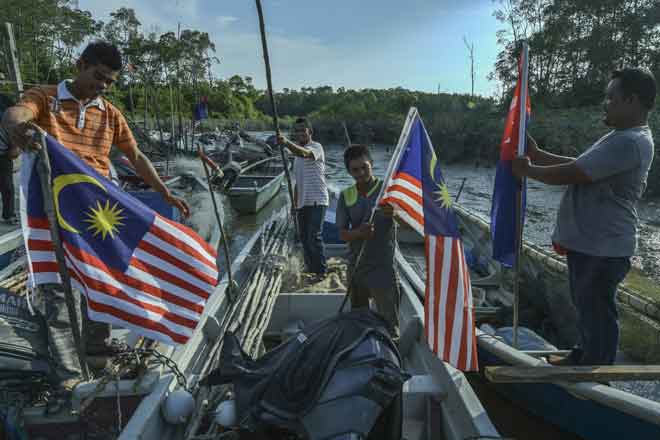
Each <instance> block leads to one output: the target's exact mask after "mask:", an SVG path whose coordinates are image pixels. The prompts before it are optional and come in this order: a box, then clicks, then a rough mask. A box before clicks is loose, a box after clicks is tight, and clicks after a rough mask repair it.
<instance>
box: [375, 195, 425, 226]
mask: <svg viewBox="0 0 660 440" xmlns="http://www.w3.org/2000/svg"><path fill="white" fill-rule="evenodd" d="M382 202H383V203H392V204H394V205H397V206H398V207H399V208H401V209H403V210H404V211H406V213H407V214H408V215H409V216H410V217H412V218H413V220H415V221H416V222H418V223H419V224H420V225H421V226H422V227H423V226H424V217H423V216H422V215H421V214H420V213H419V211H417V210H416V209H414V208H413V207H412V206H410V205H409V204H408V203H406V202H405V201H403V200H401V199H399V198H397V197H395V196H394V195H390V196H388V197H385V198H384V199H383V201H382Z"/></svg>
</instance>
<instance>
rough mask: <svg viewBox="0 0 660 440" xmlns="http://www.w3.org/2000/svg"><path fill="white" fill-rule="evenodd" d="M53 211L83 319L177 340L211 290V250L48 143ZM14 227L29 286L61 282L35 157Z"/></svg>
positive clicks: (28, 162) (186, 334) (27, 164)
mask: <svg viewBox="0 0 660 440" xmlns="http://www.w3.org/2000/svg"><path fill="white" fill-rule="evenodd" d="M46 145H47V149H48V155H49V157H50V165H51V169H52V175H51V179H52V180H51V184H52V190H53V196H54V202H55V215H56V218H57V223H58V229H59V233H60V237H61V240H62V246H63V250H64V254H65V259H66V264H67V268H68V272H69V275H70V277H71V283H72V285H73V287H75V288H76V289H78V290H79V291H80V292H82V293H83V294H84V295H85V297H86V299H87V310H88V314H89V317H90V319H92V320H95V321H102V322H107V323H111V324H114V325H117V326H120V327H124V328H127V329H131V330H134V331H136V332H137V333H139V334H142V335H144V336H146V337H149V338H152V339H156V340H158V341H162V342H165V343H167V344H184V343H186V341H188V338H190V336H191V335H192V334H193V331H194V330H195V327H196V326H197V323H198V322H199V320H200V318H201V316H202V312H203V310H204V305H205V304H206V300H207V298H208V297H209V295H211V293H212V292H213V290H214V289H215V286H216V285H217V279H218V270H217V267H216V252H215V250H214V249H212V248H211V247H210V246H209V245H208V244H207V243H206V242H204V240H202V239H201V238H200V237H199V236H198V235H197V234H195V233H194V232H193V231H192V230H191V229H189V228H187V227H185V226H183V225H180V224H178V223H176V222H174V221H171V220H169V219H167V218H165V217H163V216H161V215H159V214H157V213H155V212H154V211H152V210H151V209H149V208H148V207H146V206H145V205H143V204H142V203H141V202H140V201H138V200H137V199H135V198H133V197H131V196H130V195H128V194H126V193H125V192H123V191H121V190H120V189H119V188H118V187H117V186H115V185H114V184H112V182H110V181H109V180H107V179H106V178H105V177H103V176H101V175H100V174H99V173H97V172H96V171H95V170H94V169H92V168H91V167H90V166H88V165H87V164H85V163H84V162H83V161H82V160H81V159H79V158H78V157H77V156H76V155H74V154H73V153H72V152H70V151H69V150H67V149H66V148H64V147H63V146H62V145H60V144H59V143H58V142H57V141H56V140H54V139H53V138H51V137H47V139H46ZM23 159H24V160H23V163H22V169H21V217H22V218H21V222H22V226H23V235H24V238H25V244H26V248H27V258H28V266H29V270H30V277H29V283H30V286H31V287H34V286H36V285H37V284H44V283H61V280H60V276H59V272H58V265H57V260H56V258H55V252H54V247H53V242H52V240H51V234H50V229H49V222H48V219H47V216H46V213H45V211H44V199H43V194H42V190H41V185H40V180H39V176H38V174H37V172H36V169H35V163H36V157H35V156H34V155H33V154H27V155H24V158H23Z"/></svg>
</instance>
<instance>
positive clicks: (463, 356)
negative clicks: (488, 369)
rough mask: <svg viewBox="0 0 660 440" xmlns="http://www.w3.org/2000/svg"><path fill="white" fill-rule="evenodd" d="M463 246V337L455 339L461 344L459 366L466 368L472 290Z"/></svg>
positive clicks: (461, 260)
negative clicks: (469, 307)
mask: <svg viewBox="0 0 660 440" xmlns="http://www.w3.org/2000/svg"><path fill="white" fill-rule="evenodd" d="M461 248H462V246H461V244H460V243H459V246H458V252H459V254H458V256H459V258H458V264H459V268H460V271H461V272H462V273H463V280H462V283H463V298H461V302H462V303H463V307H462V308H461V320H462V321H461V324H462V325H461V335H462V337H461V339H460V340H458V341H455V342H456V343H457V344H459V348H458V363H457V365H458V368H460V369H461V370H465V369H466V368H467V367H469V365H467V338H468V337H469V336H467V335H468V333H467V332H468V328H467V325H468V322H469V319H468V316H467V313H468V310H469V309H468V304H469V302H468V294H469V293H470V292H469V291H468V289H469V287H468V285H467V283H466V282H465V281H466V279H467V275H466V274H465V270H466V268H465V259H464V258H463V252H462V250H461Z"/></svg>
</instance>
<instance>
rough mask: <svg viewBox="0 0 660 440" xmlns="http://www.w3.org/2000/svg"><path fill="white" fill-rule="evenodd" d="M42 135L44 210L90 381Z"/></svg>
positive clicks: (39, 163) (39, 165) (40, 165)
mask: <svg viewBox="0 0 660 440" xmlns="http://www.w3.org/2000/svg"><path fill="white" fill-rule="evenodd" d="M39 132H40V134H39V135H40V136H41V142H40V143H41V149H40V150H39V160H38V161H37V172H38V173H39V180H40V182H41V192H42V194H43V198H44V210H45V211H46V216H47V217H48V224H49V227H50V235H51V240H52V241H53V246H54V248H55V258H56V260H57V267H58V270H59V273H60V279H61V282H62V287H63V288H64V299H65V301H66V308H67V311H68V313H69V321H70V324H71V332H72V333H73V340H74V343H75V344H76V348H77V350H78V361H79V362H80V369H81V371H82V375H83V378H84V379H85V381H89V378H90V376H89V371H88V370H87V360H86V356H85V343H84V340H83V333H82V332H81V330H80V327H79V326H78V323H79V322H82V320H79V319H78V311H77V310H76V304H75V301H74V299H73V290H72V289H71V278H69V271H68V269H67V266H66V259H65V256H64V249H63V248H62V240H61V238H60V231H59V228H58V226H57V225H58V222H57V216H56V215H55V201H54V199H53V189H52V187H51V183H50V181H51V168H50V160H49V158H48V145H47V144H46V133H45V132H44V131H42V130H40V131H39Z"/></svg>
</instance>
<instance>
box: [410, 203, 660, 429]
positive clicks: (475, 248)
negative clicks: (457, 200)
mask: <svg viewBox="0 0 660 440" xmlns="http://www.w3.org/2000/svg"><path fill="white" fill-rule="evenodd" d="M454 207H455V211H456V213H457V216H458V219H459V228H460V231H461V236H462V238H463V242H464V246H465V251H466V259H467V260H468V264H469V265H470V266H471V267H470V269H471V273H472V286H473V296H474V300H475V312H476V313H475V314H476V322H477V326H478V328H477V341H478V355H479V362H480V369H481V371H482V379H485V380H486V381H488V380H489V375H488V373H486V374H485V377H483V376H484V373H483V372H484V371H485V372H488V371H489V367H496V366H516V367H528V368H532V369H533V367H546V368H548V367H549V364H547V362H546V361H545V359H544V358H543V356H547V355H548V354H552V353H557V354H561V353H565V352H566V351H565V350H568V349H569V348H570V347H572V346H573V344H574V343H575V342H576V339H577V330H576V322H577V315H576V312H575V310H574V309H573V307H572V305H571V304H572V303H571V299H570V291H569V287H568V276H567V267H566V264H565V262H564V261H563V260H562V259H561V258H560V257H558V256H556V255H555V254H553V253H551V252H549V251H547V250H545V249H542V248H540V247H538V246H535V245H534V244H532V243H529V242H525V243H524V245H523V251H522V259H521V273H520V283H521V284H520V285H521V287H520V290H521V300H520V301H521V302H520V304H521V310H520V316H521V327H519V333H518V334H519V338H520V341H519V348H514V347H513V341H512V339H513V338H512V334H513V331H512V328H511V322H512V321H511V320H512V304H513V294H512V293H511V292H512V290H513V287H512V286H513V284H512V283H513V281H512V280H513V279H512V274H511V272H510V271H503V270H502V269H501V268H500V266H499V264H498V263H496V262H494V261H493V260H492V258H491V257H490V256H491V255H492V247H491V240H490V229H489V224H488V223H487V222H486V221H485V220H484V219H482V218H480V217H478V216H476V215H474V214H472V213H470V212H469V211H467V210H465V209H464V208H462V207H461V206H459V205H454ZM401 251H402V254H401V258H402V260H403V261H404V262H403V263H402V266H403V267H404V268H405V270H404V273H405V272H409V273H413V274H417V275H420V274H424V271H425V269H424V265H425V262H424V258H423V254H420V252H419V250H416V249H415V248H414V246H411V245H405V244H404V245H402V246H401ZM421 287H422V285H421V284H420V285H418V288H420V289H421ZM617 298H618V301H619V310H620V314H621V315H620V324H621V327H622V337H621V341H622V342H621V349H622V352H621V353H620V355H619V356H618V359H619V360H624V362H625V359H626V358H627V359H628V360H627V363H630V358H636V359H641V360H642V361H643V360H644V359H643V358H644V356H646V355H648V353H652V352H653V350H654V349H655V350H657V347H658V346H659V344H660V308H659V307H658V305H657V304H654V303H653V302H651V301H648V300H645V299H644V298H643V297H642V296H640V295H639V294H638V293H636V292H634V291H631V290H630V289H628V288H627V287H625V286H622V287H621V288H620V289H619V291H618V293H617ZM649 344H650V346H649ZM656 353H657V351H656ZM619 360H618V361H617V362H619ZM653 361H655V363H657V358H656V359H648V360H647V361H646V363H650V362H653ZM550 368H555V367H550ZM491 378H492V377H491ZM519 379H520V380H516V378H514V379H513V380H511V381H510V383H499V381H498V382H497V383H492V384H489V385H488V386H489V387H492V388H494V390H495V391H496V392H497V393H500V394H501V395H502V396H504V397H505V398H506V399H509V400H511V401H513V402H515V403H516V405H517V406H518V407H520V408H524V410H525V411H529V412H530V413H532V414H535V415H537V416H539V417H540V418H542V419H544V420H545V421H546V422H548V423H551V424H553V425H555V426H557V427H559V428H560V429H562V430H564V431H566V432H570V433H573V434H575V435H577V436H579V437H580V438H583V439H594V440H595V439H601V440H602V439H610V438H611V439H619V438H631V439H632V438H635V439H656V438H660V401H659V400H660V382H658V381H656V382H655V383H648V382H647V383H646V384H644V383H642V382H639V381H633V380H622V381H616V382H612V383H611V384H610V385H607V384H603V383H598V382H596V381H595V380H592V381H584V380H583V381H573V380H571V381H567V380H566V379H563V380H555V379H548V378H547V377H546V378H541V379H539V381H538V382H534V383H529V382H527V381H523V380H522V379H521V378H519ZM587 380H588V379H587ZM640 390H641V391H644V390H646V392H640Z"/></svg>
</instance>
